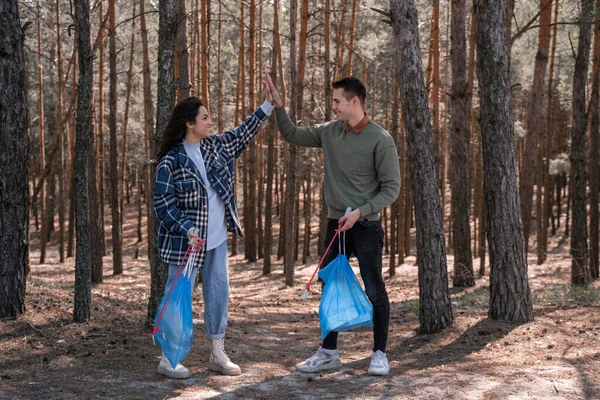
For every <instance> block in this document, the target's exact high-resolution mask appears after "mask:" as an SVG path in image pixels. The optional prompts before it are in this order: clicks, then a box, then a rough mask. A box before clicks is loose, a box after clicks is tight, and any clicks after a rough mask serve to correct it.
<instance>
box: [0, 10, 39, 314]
mask: <svg viewBox="0 0 600 400" xmlns="http://www.w3.org/2000/svg"><path fill="white" fill-rule="evenodd" d="M0 20H1V21H3V23H2V24H0V37H2V38H3V40H2V41H1V42H0V121H2V123H1V124H0V149H2V151H3V154H2V157H0V170H1V171H2V174H0V187H1V188H2V191H1V193H0V221H2V225H1V227H0V229H1V231H0V248H1V249H2V257H0V276H2V280H1V283H0V318H5V317H11V318H14V317H17V316H19V315H21V314H23V313H24V312H25V286H26V272H27V270H28V269H29V265H28V264H29V188H28V163H27V160H28V159H29V138H28V119H29V115H28V113H29V109H28V104H27V91H26V89H27V88H26V79H27V69H26V64H25V55H24V50H23V47H24V43H23V40H24V36H23V32H22V30H21V25H20V20H19V3H18V1H17V0H6V1H2V2H0ZM42 240H43V238H42Z"/></svg>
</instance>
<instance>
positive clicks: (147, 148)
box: [140, 0, 157, 265]
mask: <svg viewBox="0 0 600 400" xmlns="http://www.w3.org/2000/svg"><path fill="white" fill-rule="evenodd" d="M145 1H146V0H140V14H141V15H140V28H141V36H142V53H143V64H142V66H143V72H142V75H143V82H144V132H145V140H144V152H145V155H146V160H147V164H146V165H145V168H144V172H145V177H146V183H145V188H146V191H147V192H148V194H147V201H146V217H147V229H148V233H147V234H148V260H149V261H150V264H151V265H152V262H153V261H152V257H153V254H155V252H156V251H157V250H155V251H153V250H152V249H153V248H154V247H156V230H155V228H154V226H155V225H156V216H155V214H154V210H153V207H152V203H153V202H152V198H153V195H154V193H153V192H152V191H151V190H150V188H152V187H153V186H152V181H153V180H154V175H153V173H152V171H153V167H152V165H153V164H152V163H151V162H149V160H150V159H151V158H154V156H155V154H154V149H155V146H154V144H155V142H154V140H153V139H154V104H153V103H152V82H151V77H150V57H149V55H148V29H147V28H146V15H145V14H144V12H145V11H144V10H145V4H144V3H145Z"/></svg>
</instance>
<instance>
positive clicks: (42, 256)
mask: <svg viewBox="0 0 600 400" xmlns="http://www.w3.org/2000/svg"><path fill="white" fill-rule="evenodd" d="M37 7H38V13H39V14H40V15H38V23H37V42H38V43H37V44H38V82H39V94H38V97H39V99H38V101H39V103H38V104H39V108H38V112H39V115H38V118H39V120H40V123H39V125H40V173H42V171H44V169H45V167H46V149H45V147H46V139H45V137H46V132H45V129H46V128H45V122H46V117H45V114H44V69H43V64H42V34H41V20H42V17H41V12H42V10H41V8H40V7H41V6H40V4H39V2H38V4H37ZM40 182H41V189H40V215H41V224H42V226H41V230H40V264H43V263H44V261H45V258H46V241H45V240H43V238H45V237H46V235H47V232H48V224H47V221H48V219H47V218H46V196H45V191H44V182H43V179H40Z"/></svg>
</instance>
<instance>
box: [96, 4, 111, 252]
mask: <svg viewBox="0 0 600 400" xmlns="http://www.w3.org/2000/svg"><path fill="white" fill-rule="evenodd" d="M103 4H104V0H100V9H99V13H100V19H101V23H100V28H99V30H98V37H99V38H100V40H99V42H98V53H99V55H98V133H99V136H98V188H99V193H98V197H99V198H100V224H101V228H102V229H101V230H100V235H101V238H102V255H106V235H105V229H104V202H105V195H104V189H105V185H104V175H105V174H104V172H105V168H104V165H105V164H104V161H105V152H104V29H105V22H102V15H103V14H102V13H103ZM106 16H107V17H109V16H110V11H107V13H106Z"/></svg>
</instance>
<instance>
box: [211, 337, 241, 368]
mask: <svg viewBox="0 0 600 400" xmlns="http://www.w3.org/2000/svg"><path fill="white" fill-rule="evenodd" d="M210 341H211V353H210V356H209V358H208V369H209V370H210V371H216V372H220V373H222V374H223V375H240V374H241V373H242V371H241V370H240V367H238V366H237V365H235V364H234V363H232V362H231V360H230V359H229V357H228V356H227V353H225V339H210Z"/></svg>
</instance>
